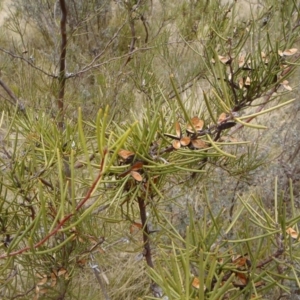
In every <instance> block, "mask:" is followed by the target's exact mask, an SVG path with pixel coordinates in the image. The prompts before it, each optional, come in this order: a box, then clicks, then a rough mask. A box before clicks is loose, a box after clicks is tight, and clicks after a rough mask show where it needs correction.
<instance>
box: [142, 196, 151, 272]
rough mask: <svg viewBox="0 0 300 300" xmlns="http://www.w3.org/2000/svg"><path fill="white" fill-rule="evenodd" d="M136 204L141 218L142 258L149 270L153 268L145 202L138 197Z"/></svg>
mask: <svg viewBox="0 0 300 300" xmlns="http://www.w3.org/2000/svg"><path fill="white" fill-rule="evenodd" d="M138 204H139V210H140V216H141V222H142V226H143V241H144V250H145V252H144V256H145V258H146V262H147V265H148V266H149V267H150V268H154V265H153V261H152V254H151V247H150V241H149V229H148V224H147V214H146V203H145V200H144V199H142V198H141V197H138Z"/></svg>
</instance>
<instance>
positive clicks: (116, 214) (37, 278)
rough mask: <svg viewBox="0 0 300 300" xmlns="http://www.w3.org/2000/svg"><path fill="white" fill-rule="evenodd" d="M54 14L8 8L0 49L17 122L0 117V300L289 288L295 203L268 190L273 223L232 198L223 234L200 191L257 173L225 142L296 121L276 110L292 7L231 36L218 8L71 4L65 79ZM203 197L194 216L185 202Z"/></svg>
mask: <svg viewBox="0 0 300 300" xmlns="http://www.w3.org/2000/svg"><path fill="white" fill-rule="evenodd" d="M54 2H55V1H52V2H51V1H50V2H48V3H47V5H52V8H53V9H54V13H53V14H52V10H50V9H49V7H47V5H46V3H45V2H44V1H38V2H33V1H27V2H26V3H25V2H23V1H14V3H15V5H16V10H15V11H12V12H11V16H10V18H9V20H8V21H7V23H6V26H7V30H8V32H11V31H13V32H14V33H15V34H18V38H16V41H15V44H14V45H11V44H10V41H9V40H8V39H5V38H3V48H1V51H2V52H1V53H3V55H2V54H1V56H0V61H1V68H2V74H1V75H2V77H1V82H0V84H1V86H2V87H3V88H4V90H5V91H6V93H7V94H8V96H3V97H4V99H5V100H7V98H6V97H10V98H12V99H13V100H11V101H13V103H14V101H16V100H15V98H16V97H17V98H18V97H19V98H22V99H24V106H25V107H26V110H25V109H23V110H20V109H18V106H17V105H16V108H14V109H12V107H8V106H7V104H5V105H3V112H2V116H1V123H0V125H1V130H2V131H1V157H0V161H1V170H0V176H1V183H0V199H1V201H0V229H1V235H2V244H1V249H2V250H1V252H0V259H1V261H0V262H1V265H0V276H1V281H2V282H3V288H2V290H1V296H2V297H3V298H7V299H12V298H14V297H16V296H17V295H19V296H20V297H23V298H24V299H32V298H33V297H35V299H39V298H43V297H44V298H47V299H64V298H66V299H82V297H83V295H87V294H88V297H89V298H88V299H99V294H101V295H103V299H106V300H107V299H110V297H111V298H112V299H133V298H138V297H146V298H147V299H154V298H153V297H151V296H149V295H150V293H151V292H152V294H153V295H154V296H162V295H163V294H164V295H165V296H167V297H168V298H169V299H221V298H222V299H245V297H248V298H250V297H252V295H254V296H253V297H254V299H256V298H257V299H258V298H259V297H263V296H265V295H271V296H272V295H274V294H275V293H279V294H280V293H281V291H285V292H288V291H289V288H290V286H291V282H294V283H296V284H297V285H299V282H298V278H297V272H298V250H297V246H298V236H297V233H298V229H297V225H298V222H299V217H298V211H297V209H296V208H295V203H294V202H295V200H294V198H293V194H292V193H291V196H290V201H291V206H290V207H287V204H286V202H284V201H283V195H282V194H280V191H279V190H278V189H277V185H276V186H275V196H274V201H273V203H274V205H273V207H274V209H270V208H269V207H268V206H267V205H266V204H265V203H264V201H263V199H261V198H260V197H258V196H257V195H256V194H255V193H252V194H251V195H250V196H248V197H247V196H246V195H244V196H241V197H239V200H238V203H237V205H236V209H233V208H232V207H231V208H230V220H229V221H228V218H227V217H226V215H225V211H226V209H225V208H223V209H219V208H220V207H221V206H222V205H223V203H221V202H222V199H219V200H220V203H221V204H220V207H213V206H212V205H211V204H210V200H211V199H210V196H209V195H211V194H210V192H211V191H209V190H207V189H208V188H205V185H206V183H207V182H213V180H214V178H213V176H214V169H215V168H220V169H222V170H225V171H226V172H227V173H226V174H227V177H226V178H228V179H229V180H230V178H233V177H236V178H239V180H243V181H246V180H247V178H248V176H249V174H250V173H251V172H252V171H254V170H256V169H257V168H258V167H261V166H263V164H264V163H265V159H266V155H264V154H263V153H261V152H260V149H259V147H257V146H256V145H253V144H251V143H250V141H248V140H251V134H252V133H250V134H249V137H248V136H246V138H244V139H242V138H241V137H240V136H236V135H234V134H235V133H236V132H238V131H240V130H241V128H243V127H249V128H247V130H249V131H247V133H248V132H256V130H262V129H265V128H266V127H265V124H264V123H263V122H261V121H260V120H259V121H258V122H251V121H253V120H256V119H257V117H259V116H261V115H264V114H268V113H270V112H272V111H279V110H280V109H281V108H282V107H283V106H286V105H290V106H292V105H294V103H293V102H294V101H295V99H291V100H285V101H279V100H282V98H280V96H281V95H282V94H283V88H285V89H286V90H290V89H291V88H290V86H289V83H288V82H287V79H288V78H291V76H292V75H293V74H294V72H296V69H297V65H298V63H299V55H298V54H297V53H296V52H297V51H296V49H295V47H296V46H295V44H296V43H297V38H298V35H299V28H298V26H296V24H298V23H297V22H298V19H297V16H296V15H297V14H296V12H298V8H297V6H296V4H295V3H294V2H291V3H289V5H284V4H283V3H281V2H280V3H276V5H275V4H274V6H270V7H268V6H265V7H264V9H262V10H260V11H256V12H254V11H252V15H251V16H249V19H248V20H247V21H245V22H241V21H240V20H239V19H238V18H237V9H238V8H237V6H236V4H232V5H230V6H229V5H225V6H222V5H217V4H216V3H215V2H214V1H189V2H186V1H182V2H181V3H180V5H179V6H177V5H176V7H175V6H174V5H172V4H168V3H164V2H163V1H162V2H161V3H157V4H155V5H154V4H150V3H148V2H146V1H139V2H138V3H136V2H135V1H119V6H116V7H114V9H113V10H112V11H110V9H106V8H108V6H107V5H108V4H107V3H108V2H103V1H88V2H87V1H71V2H72V5H71V4H70V5H71V6H69V7H68V9H69V10H68V16H69V19H68V20H69V23H67V24H68V26H67V37H68V40H67V56H66V62H67V68H63V69H62V68H61V65H62V62H63V60H64V57H63V58H62V55H61V53H60V51H61V50H60V39H61V32H60V31H59V30H58V28H59V26H58V22H59V18H58V16H60V15H61V12H60V10H59V6H57V5H58V3H59V2H57V1H56V2H55V3H54ZM61 2H64V1H61ZM178 7H179V9H178ZM109 8H111V7H109ZM21 12H24V14H21ZM56 13H58V14H56ZM107 15H110V16H111V19H110V20H108V19H106V20H102V17H103V16H107ZM22 24H26V25H28V28H29V29H28V30H29V31H27V30H25V29H24V30H23V27H22ZM37 25H39V26H37ZM24 28H25V27H24ZM9 30H10V31H9ZM33 31H34V32H35V31H37V32H38V35H37V36H38V37H37V38H36V40H35V38H29V35H30V33H31V32H33ZM41 39H43V42H41ZM43 43H45V45H43ZM128 45H129V46H128ZM6 48H9V50H7V49H6ZM63 50H64V49H63ZM61 74H65V77H64V78H63V79H64V80H65V81H66V84H65V85H64V83H62V81H61V79H60V76H61ZM58 75H60V76H58ZM2 79H3V81H2ZM4 81H5V82H8V84H9V86H10V89H5V85H4V84H3V82H4ZM202 84H203V85H204V84H205V87H204V86H203V85H202ZM62 91H63V92H62ZM202 91H203V93H202ZM10 92H11V93H10ZM58 95H59V96H58ZM61 95H62V96H61ZM14 96H15V98H14ZM10 98H9V99H10ZM17 98H16V99H17ZM57 99H60V100H61V101H62V102H63V103H64V107H63V109H62V110H60V109H58V108H57ZM17 100H20V99H17ZM22 101H23V100H22ZM15 104H17V102H15ZM107 105H108V106H110V109H109V108H108V106H107ZM61 116H63V122H60V121H61ZM200 185H202V186H203V188H201V189H200V188H199V189H200V190H201V193H200V196H199V197H198V198H199V199H200V201H201V204H202V207H203V209H202V210H198V209H197V207H195V206H192V205H186V204H185V203H184V201H185V200H184V199H185V198H184V197H183V196H186V195H185V193H190V194H188V196H189V197H191V198H193V197H194V195H193V194H192V193H193V190H192V188H193V187H194V186H200ZM290 190H292V184H290ZM176 205H177V208H176V209H177V211H179V213H178V215H179V216H177V217H174V214H175V215H176V213H173V211H175V209H174V207H176ZM227 209H228V207H227ZM180 210H182V212H181V211H180ZM187 211H188V213H187ZM184 214H186V215H188V217H187V220H183V219H184V218H185V217H184V216H183V215H184ZM182 223H184V224H187V225H188V226H187V227H186V228H185V229H184V231H183V232H182V227H183V226H182ZM184 227H185V226H184ZM294 228H295V229H294ZM292 230H294V231H292ZM137 254H139V255H137ZM143 259H145V261H146V264H147V265H148V269H146V270H145V265H144V263H143ZM122 266H124V267H122ZM136 266H138V267H136ZM120 269H122V271H120ZM137 269H139V270H137ZM275 270H278V272H277V273H276V272H275ZM82 273H83V274H82ZM146 274H149V276H150V279H149V278H147V277H146V276H145V275H146ZM84 276H86V278H84ZM108 281H109V282H110V283H111V284H110V285H106V284H105V282H108ZM149 287H150V291H149ZM97 288H99V290H97ZM299 288H300V286H299Z"/></svg>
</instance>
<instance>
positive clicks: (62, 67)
mask: <svg viewBox="0 0 300 300" xmlns="http://www.w3.org/2000/svg"><path fill="white" fill-rule="evenodd" d="M59 3H60V8H61V13H62V14H61V20H60V33H61V52H60V58H59V74H58V85H59V92H58V99H57V106H58V110H59V112H58V113H59V118H58V120H59V121H58V127H59V128H60V129H62V128H63V122H64V96H65V86H66V54H67V7H66V2H65V0H59Z"/></svg>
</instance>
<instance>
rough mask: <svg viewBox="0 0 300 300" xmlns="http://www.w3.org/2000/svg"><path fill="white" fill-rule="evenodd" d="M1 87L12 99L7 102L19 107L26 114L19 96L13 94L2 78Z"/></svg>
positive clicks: (0, 80)
mask: <svg viewBox="0 0 300 300" xmlns="http://www.w3.org/2000/svg"><path fill="white" fill-rule="evenodd" d="M0 85H1V86H2V88H3V89H4V90H5V92H6V93H7V94H8V95H9V97H10V99H7V100H8V101H9V102H10V103H11V104H13V105H18V108H19V110H20V111H22V112H23V113H25V105H24V104H23V103H22V102H21V101H20V100H19V99H18V98H17V96H16V95H15V94H14V93H13V91H12V90H11V89H10V88H9V87H8V86H7V85H6V84H5V82H4V81H3V80H2V79H1V78H0ZM5 99H6V98H5Z"/></svg>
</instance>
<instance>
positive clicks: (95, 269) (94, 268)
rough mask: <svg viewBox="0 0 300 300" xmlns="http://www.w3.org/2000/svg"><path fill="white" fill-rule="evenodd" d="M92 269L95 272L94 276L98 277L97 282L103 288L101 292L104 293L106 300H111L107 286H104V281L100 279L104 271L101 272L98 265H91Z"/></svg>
mask: <svg viewBox="0 0 300 300" xmlns="http://www.w3.org/2000/svg"><path fill="white" fill-rule="evenodd" d="M92 260H93V256H92ZM90 267H91V269H92V270H93V272H94V274H95V276H96V279H97V281H98V283H99V285H100V288H101V291H102V293H103V296H104V299H105V300H110V297H109V296H108V294H107V291H106V288H105V285H104V283H103V281H102V279H101V277H100V274H101V273H102V271H101V269H100V267H99V265H98V264H91V263H90Z"/></svg>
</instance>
